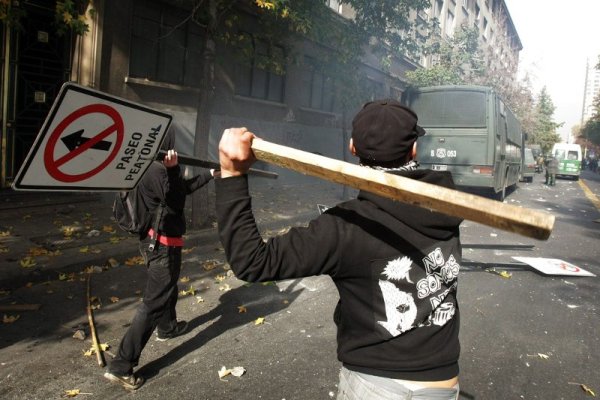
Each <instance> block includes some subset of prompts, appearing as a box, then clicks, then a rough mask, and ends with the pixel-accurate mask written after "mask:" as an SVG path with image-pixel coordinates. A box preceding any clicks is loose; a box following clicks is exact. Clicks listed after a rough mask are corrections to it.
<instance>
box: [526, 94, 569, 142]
mask: <svg viewBox="0 0 600 400" xmlns="http://www.w3.org/2000/svg"><path fill="white" fill-rule="evenodd" d="M555 109H556V107H555V106H554V103H553V102H552V99H551V98H550V95H549V94H548V91H547V90H546V88H545V87H544V88H542V91H541V92H540V94H539V96H538V98H537V101H536V105H535V115H536V121H535V126H534V129H533V132H531V133H532V140H533V143H537V144H539V145H540V146H541V147H542V151H543V152H544V153H547V152H549V151H550V150H551V149H552V146H553V145H554V143H558V142H560V136H559V135H558V134H557V133H556V129H557V128H559V127H561V126H562V123H556V122H554V120H553V116H554V110H555Z"/></svg>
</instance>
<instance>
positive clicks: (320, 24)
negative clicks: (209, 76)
mask: <svg viewBox="0 0 600 400" xmlns="http://www.w3.org/2000/svg"><path fill="white" fill-rule="evenodd" d="M175 2H176V4H178V5H180V6H186V7H188V8H190V9H191V10H192V15H191V17H192V19H193V21H194V22H195V23H196V24H198V25H200V26H202V27H204V28H205V30H206V32H207V34H208V35H209V37H210V40H214V41H216V42H219V43H222V44H225V45H227V46H226V47H229V48H234V49H236V50H235V52H234V53H235V54H234V55H235V56H236V57H237V58H238V59H240V60H242V61H244V60H245V62H254V63H256V62H257V59H256V57H254V58H253V56H254V55H255V53H254V49H253V46H256V44H257V41H260V43H267V44H268V46H269V48H273V47H274V46H281V47H282V48H284V49H285V50H286V51H285V52H268V56H267V57H263V58H262V59H261V60H258V61H259V62H260V65H259V66H260V67H264V68H265V69H268V70H270V71H274V72H276V73H283V72H284V71H285V66H286V65H288V64H289V63H290V62H293V63H296V64H300V63H302V62H303V57H299V55H300V54H298V53H296V51H297V50H298V49H299V47H298V46H297V44H298V43H302V40H304V39H308V40H309V41H311V42H312V43H314V44H316V46H311V48H312V50H311V53H312V54H313V55H314V56H315V60H317V62H318V65H316V66H313V67H315V68H317V69H318V70H319V71H320V72H322V73H323V74H326V75H328V76H335V78H336V80H337V85H336V86H337V87H338V88H339V90H340V92H341V93H340V94H339V98H340V99H341V100H342V102H343V103H344V106H347V107H352V105H353V103H356V102H357V101H360V97H361V80H363V78H364V76H363V73H362V72H361V69H360V65H362V62H363V56H364V54H365V51H366V50H367V49H368V50H370V51H371V52H372V53H373V54H375V55H376V56H377V57H378V59H379V60H380V66H382V67H383V68H385V67H387V66H389V65H391V62H392V61H391V60H392V59H393V57H401V56H402V55H404V54H416V53H417V52H418V50H419V48H420V45H421V42H422V41H423V40H424V38H425V37H424V36H422V35H419V34H417V33H416V32H417V30H419V29H421V30H422V28H423V26H422V25H423V24H424V22H423V21H422V20H420V19H415V18H412V17H413V16H414V15H415V13H416V12H417V11H420V10H424V9H426V8H428V7H429V6H430V4H429V0H381V1H377V2H373V1H371V0H341V1H340V3H341V4H347V5H351V6H352V7H353V9H354V10H355V12H356V15H355V17H354V18H352V19H350V18H344V17H342V16H340V15H339V14H337V13H336V12H334V11H333V10H331V9H330V8H329V7H328V6H327V5H326V2H325V0H239V1H224V0H204V1H203V0H176V1H175ZM211 3H212V4H214V7H215V8H216V9H215V10H214V11H213V12H211V11H210V6H209V5H207V4H211ZM248 13H250V14H254V16H255V17H256V18H254V19H253V20H252V21H253V22H250V21H249V19H250V18H249V17H248ZM255 23H258V29H255V28H254V27H252V25H253V24H255ZM248 27H252V28H248ZM244 29H252V32H251V35H252V36H250V35H248V33H250V32H248V33H246V32H244ZM315 53H316V54H315ZM255 65H256V64H255Z"/></svg>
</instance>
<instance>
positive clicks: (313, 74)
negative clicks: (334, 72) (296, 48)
mask: <svg viewBox="0 0 600 400" xmlns="http://www.w3.org/2000/svg"><path fill="white" fill-rule="evenodd" d="M302 80H303V86H304V88H305V89H306V90H305V91H304V93H303V94H304V96H303V101H302V105H303V106H304V107H308V108H314V109H316V110H323V111H328V112H332V111H333V109H334V106H335V90H336V89H335V81H334V79H333V78H332V77H331V76H329V75H327V74H324V73H323V72H321V71H320V70H319V68H318V65H317V62H316V60H315V59H314V58H312V57H309V56H305V57H304V70H303V77H302Z"/></svg>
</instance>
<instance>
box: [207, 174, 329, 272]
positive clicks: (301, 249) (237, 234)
mask: <svg viewBox="0 0 600 400" xmlns="http://www.w3.org/2000/svg"><path fill="white" fill-rule="evenodd" d="M215 189H216V203H217V221H218V229H219V236H220V238H221V242H222V243H223V247H224V249H225V253H226V255H227V260H228V262H229V264H230V265H231V268H232V270H233V271H234V272H235V274H236V276H237V277H238V278H240V279H242V280H245V281H249V282H264V281H270V280H281V279H291V278H300V277H306V276H312V275H321V274H329V275H333V274H335V271H336V270H337V261H336V260H340V259H341V257H340V256H339V254H338V251H339V250H338V249H339V248H340V247H341V246H338V245H337V242H336V238H337V237H338V236H337V235H336V233H335V230H334V224H333V221H332V218H333V217H331V216H328V215H326V214H324V215H322V216H320V217H319V218H317V219H315V220H313V221H311V223H310V224H309V226H308V227H306V228H291V229H290V230H289V231H288V233H286V234H283V235H279V236H276V237H274V238H271V239H268V240H267V241H266V242H265V241H264V240H263V238H262V237H261V235H260V233H259V231H258V227H257V225H256V221H255V219H254V215H253V213H252V204H251V202H252V199H251V197H250V194H249V191H248V178H247V176H246V175H243V176H239V177H232V178H224V179H216V180H215Z"/></svg>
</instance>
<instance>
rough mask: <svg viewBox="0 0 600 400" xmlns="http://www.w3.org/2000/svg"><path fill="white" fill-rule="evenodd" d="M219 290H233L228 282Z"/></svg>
mask: <svg viewBox="0 0 600 400" xmlns="http://www.w3.org/2000/svg"><path fill="white" fill-rule="evenodd" d="M219 290H220V291H221V292H229V291H230V290H231V286H229V285H228V284H227V283H226V284H224V285H223V286H219Z"/></svg>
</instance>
